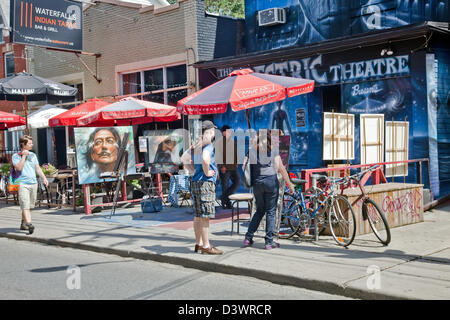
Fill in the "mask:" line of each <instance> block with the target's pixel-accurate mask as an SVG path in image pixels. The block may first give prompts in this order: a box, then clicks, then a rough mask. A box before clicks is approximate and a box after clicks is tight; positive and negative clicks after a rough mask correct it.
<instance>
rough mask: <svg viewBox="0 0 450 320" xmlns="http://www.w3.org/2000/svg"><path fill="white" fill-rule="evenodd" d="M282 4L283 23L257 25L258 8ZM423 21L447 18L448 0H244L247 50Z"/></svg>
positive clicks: (449, 18)
mask: <svg viewBox="0 0 450 320" xmlns="http://www.w3.org/2000/svg"><path fill="white" fill-rule="evenodd" d="M274 7H278V8H285V9H286V23H285V24H282V25H276V26H268V27H259V26H258V23H257V12H258V11H260V10H264V9H268V8H274ZM422 21H441V22H448V21H450V4H449V1H448V0H246V1H245V23H246V49H247V52H255V51H260V50H270V49H277V48H285V47H290V46H294V45H303V44H309V43H313V42H319V41H323V40H328V39H333V38H337V37H343V36H350V35H355V34H358V33H364V32H369V31H374V30H382V29H388V28H393V27H399V26H404V25H407V24H412V23H417V22H422Z"/></svg>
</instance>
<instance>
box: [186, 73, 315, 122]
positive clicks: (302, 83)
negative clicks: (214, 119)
mask: <svg viewBox="0 0 450 320" xmlns="http://www.w3.org/2000/svg"><path fill="white" fill-rule="evenodd" d="M313 90H314V80H308V79H301V78H292V77H284V76H278V75H271V74H265V73H257V72H254V71H253V70H251V69H242V70H236V71H233V72H231V73H230V74H229V75H228V77H227V78H225V79H223V80H220V81H218V82H216V83H214V84H212V85H210V86H208V87H206V88H204V89H202V90H200V91H197V92H195V93H193V94H191V95H189V96H187V97H185V98H183V99H181V100H180V101H178V111H179V112H183V113H184V114H189V115H194V114H213V113H224V112H226V110H227V106H228V103H229V104H230V105H231V108H232V109H233V111H239V110H245V109H249V108H253V107H257V106H262V105H264V104H267V103H272V102H275V101H279V100H283V99H285V98H286V97H293V96H297V95H300V94H304V93H309V92H312V91H313Z"/></svg>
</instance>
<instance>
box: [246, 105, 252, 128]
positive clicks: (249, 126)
mask: <svg viewBox="0 0 450 320" xmlns="http://www.w3.org/2000/svg"><path fill="white" fill-rule="evenodd" d="M245 117H246V118H247V125H248V129H249V130H250V129H251V128H252V126H251V125H250V117H249V112H248V109H245Z"/></svg>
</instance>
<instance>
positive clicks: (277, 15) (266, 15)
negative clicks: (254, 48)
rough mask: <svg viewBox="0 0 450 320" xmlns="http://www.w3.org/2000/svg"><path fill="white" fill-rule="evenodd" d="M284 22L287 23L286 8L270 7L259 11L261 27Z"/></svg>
mask: <svg viewBox="0 0 450 320" xmlns="http://www.w3.org/2000/svg"><path fill="white" fill-rule="evenodd" d="M283 23H286V10H285V9H284V8H270V9H266V10H261V11H258V25H259V26H260V27H267V26H273V25H276V24H283Z"/></svg>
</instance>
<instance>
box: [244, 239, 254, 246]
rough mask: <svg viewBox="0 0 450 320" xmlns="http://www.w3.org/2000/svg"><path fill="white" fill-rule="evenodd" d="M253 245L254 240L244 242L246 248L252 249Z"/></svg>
mask: <svg viewBox="0 0 450 320" xmlns="http://www.w3.org/2000/svg"><path fill="white" fill-rule="evenodd" d="M251 245H253V240H251V239H245V240H244V246H246V247H250V246H251Z"/></svg>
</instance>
